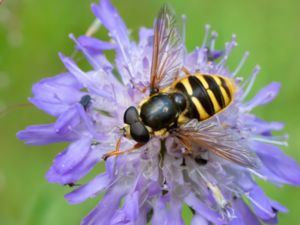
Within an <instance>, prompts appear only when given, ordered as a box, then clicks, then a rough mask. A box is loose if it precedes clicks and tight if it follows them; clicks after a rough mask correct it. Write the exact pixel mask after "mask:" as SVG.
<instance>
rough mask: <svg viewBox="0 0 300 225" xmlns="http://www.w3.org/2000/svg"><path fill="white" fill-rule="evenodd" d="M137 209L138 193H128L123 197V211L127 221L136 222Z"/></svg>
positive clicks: (138, 204)
mask: <svg viewBox="0 0 300 225" xmlns="http://www.w3.org/2000/svg"><path fill="white" fill-rule="evenodd" d="M139 208H140V203H139V192H138V191H135V192H133V193H129V194H128V195H127V196H126V197H125V201H124V211H125V214H126V217H127V218H128V219H129V221H136V220H137V218H138V216H139Z"/></svg>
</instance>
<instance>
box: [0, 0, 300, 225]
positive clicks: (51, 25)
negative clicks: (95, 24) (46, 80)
mask: <svg viewBox="0 0 300 225" xmlns="http://www.w3.org/2000/svg"><path fill="white" fill-rule="evenodd" d="M163 2H165V1H162V0H152V1H150V0H123V1H117V0H115V1H114V0H113V3H114V4H115V6H116V7H117V8H118V10H119V11H120V13H121V15H122V16H123V18H124V20H125V21H126V23H127V25H128V27H129V28H130V29H131V31H132V35H133V37H137V32H138V28H139V27H140V26H147V27H150V26H151V25H152V23H153V19H154V17H155V15H156V13H157V11H158V9H159V7H160V6H161V4H162V3H163ZM168 2H169V3H170V5H172V7H173V8H174V9H175V11H176V12H177V15H178V19H180V15H181V14H186V15H187V36H186V41H187V46H188V49H190V50H191V49H192V48H193V47H194V46H196V45H198V46H199V45H200V44H201V41H202V37H203V31H204V29H203V27H204V25H205V24H206V23H209V24H211V25H212V27H213V29H214V30H216V31H218V33H219V38H218V42H217V46H218V48H220V49H221V48H222V47H223V46H224V43H225V42H226V41H228V40H229V39H230V37H231V34H232V32H234V33H236V34H237V36H238V42H239V46H238V48H237V49H236V50H234V53H233V54H232V56H231V58H230V67H231V68H234V67H235V66H236V65H237V63H238V61H239V59H240V58H241V56H242V54H243V52H244V51H245V50H250V52H251V55H250V58H249V60H248V61H247V65H246V66H245V68H244V69H243V70H242V74H244V75H245V76H247V75H248V74H250V72H251V70H252V68H253V67H254V66H255V65H256V63H259V64H260V65H261V66H262V72H261V73H260V75H259V77H258V79H257V82H256V84H255V87H254V91H253V92H252V93H255V91H257V90H259V88H261V87H263V86H264V85H266V84H267V83H269V82H271V81H274V80H276V81H280V82H281V83H282V91H281V94H280V95H279V97H278V98H277V99H276V100H275V101H274V102H272V103H271V104H269V105H268V106H266V107H261V108H259V109H257V110H256V112H257V113H258V114H259V115H260V116H261V117H263V118H264V119H266V120H269V121H273V120H282V121H284V122H285V123H286V129H285V131H286V132H288V133H289V135H290V146H289V147H288V148H286V149H284V150H285V151H286V152H287V154H289V155H291V156H293V157H294V158H296V159H297V160H298V161H299V162H300V138H299V137H300V126H299V118H298V116H299V115H300V101H299V100H300V99H299V98H300V88H299V86H298V85H299V83H298V82H300V75H299V72H300V61H299V57H298V53H299V52H300V42H299V36H300V26H299V21H300V14H299V11H300V3H299V1H297V0H287V1H279V0H272V1H271V0H264V1H261V0H252V1H239V0H227V1H223V0H214V1H208V0H206V1H204V0H189V1H183V0H181V1H180V0H169V1H168ZM90 3H92V1H91V0H88V1H76V2H75V1H72V0H64V1H59V0H51V1H38V0H23V1H17V0H6V1H5V0H4V2H3V3H2V5H0V109H1V110H4V109H6V108H7V107H8V108H9V110H8V111H6V112H5V113H2V114H1V118H0V133H1V136H0V138H1V139H0V146H1V147H0V151H1V156H0V224H1V225H41V224H43V225H52V224H56V225H62V224H64V225H69V224H70V225H71V224H72V225H73V224H79V221H80V220H81V218H83V217H84V215H86V214H87V213H88V212H89V211H90V210H91V209H92V208H93V207H94V206H95V205H96V204H97V202H98V200H99V197H98V198H96V199H93V200H89V201H87V202H85V203H83V204H80V205H74V206H73V205H68V203H66V201H65V200H64V198H63V195H64V194H65V193H67V192H68V191H70V188H69V187H62V186H58V185H52V184H48V183H47V181H46V180H45V179H44V174H45V173H46V171H47V169H48V168H49V166H50V165H51V162H52V159H53V157H54V156H55V155H56V154H57V153H58V152H60V151H61V150H62V149H63V148H64V146H65V145H52V146H38V147H36V146H35V147H33V146H26V145H24V144H23V143H22V142H20V141H18V140H17V139H16V137H15V133H16V132H17V131H18V130H20V129H24V128H25V126H27V125H30V124H39V123H48V122H51V121H53V118H51V117H50V116H46V115H44V113H43V112H41V111H39V110H37V109H35V108H34V107H31V106H29V107H26V106H24V107H22V106H17V107H16V104H20V103H25V102H26V99H27V97H29V96H30V95H31V85H32V84H33V83H34V82H37V81H38V80H40V79H41V78H43V77H47V76H52V75H55V74H57V73H60V72H62V71H64V68H63V65H62V63H61V62H60V60H59V59H58V56H57V52H58V51H62V52H64V53H65V54H68V55H70V54H71V53H72V52H73V48H74V44H73V43H72V41H71V40H70V39H69V38H68V34H69V33H71V32H72V33H74V34H75V35H76V36H78V35H80V34H83V33H84V32H85V31H86V29H87V27H88V26H89V25H90V24H91V22H92V21H93V19H94V17H93V15H92V13H91V12H90V9H89V7H90ZM98 36H100V37H102V36H103V37H104V36H105V30H104V29H102V30H101V31H100V33H99V35H98ZM3 114H4V115H3ZM100 170H101V167H97V168H95V169H94V171H93V173H92V174H91V175H89V177H93V176H94V175H95V174H97V173H98V172H99V171H100ZM263 185H264V189H265V190H266V192H267V193H268V194H269V195H270V196H271V197H272V198H274V199H276V200H278V201H280V202H282V204H284V205H286V206H287V207H288V208H289V209H290V212H289V213H288V214H283V215H280V224H282V225H284V224H285V225H291V224H293V225H294V224H299V219H300V215H299V213H298V211H299V209H300V205H299V204H298V199H299V197H300V189H299V188H295V187H288V186H285V187H282V188H277V187H274V186H272V185H270V184H266V183H263Z"/></svg>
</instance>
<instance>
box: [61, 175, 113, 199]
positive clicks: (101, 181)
mask: <svg viewBox="0 0 300 225" xmlns="http://www.w3.org/2000/svg"><path fill="white" fill-rule="evenodd" d="M110 183H111V178H110V177H109V176H108V175H107V174H106V173H102V174H100V175H98V176H97V177H95V178H94V179H93V180H91V181H90V182H88V183H87V184H85V185H83V186H81V187H80V188H77V189H76V190H74V191H72V192H70V193H68V194H66V195H65V198H66V199H67V200H68V202H69V203H71V204H78V203H81V202H83V201H85V200H86V199H88V198H94V197H96V196H97V195H98V194H100V193H101V192H102V191H103V190H104V189H105V188H107V187H109V184H110Z"/></svg>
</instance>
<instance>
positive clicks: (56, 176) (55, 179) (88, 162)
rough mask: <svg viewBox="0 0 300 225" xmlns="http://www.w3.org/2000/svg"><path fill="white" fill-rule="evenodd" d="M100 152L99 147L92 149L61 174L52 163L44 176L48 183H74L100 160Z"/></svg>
mask: <svg viewBox="0 0 300 225" xmlns="http://www.w3.org/2000/svg"><path fill="white" fill-rule="evenodd" d="M101 155H102V152H101V150H100V149H96V148H94V149H92V150H91V151H90V152H89V153H88V154H87V156H86V157H85V158H84V159H83V160H82V161H81V163H80V164H79V165H77V166H75V167H74V168H72V169H71V170H70V171H68V172H67V173H64V174H61V173H58V172H57V170H56V169H55V166H54V165H53V166H52V167H51V168H50V169H49V171H48V173H47V175H46V178H47V180H48V181H49V182H50V183H59V184H70V183H76V182H77V181H78V180H80V179H81V178H82V177H83V176H85V175H86V174H87V173H88V172H90V170H91V169H92V168H93V167H94V166H95V165H96V164H97V162H99V161H100V160H101Z"/></svg>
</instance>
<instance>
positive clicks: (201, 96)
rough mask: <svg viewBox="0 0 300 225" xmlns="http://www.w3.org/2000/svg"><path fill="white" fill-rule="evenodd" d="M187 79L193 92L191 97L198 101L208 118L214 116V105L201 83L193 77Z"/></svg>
mask: <svg viewBox="0 0 300 225" xmlns="http://www.w3.org/2000/svg"><path fill="white" fill-rule="evenodd" d="M188 79H189V83H190V85H191V87H192V90H193V96H195V97H196V98H197V99H198V100H199V101H200V103H201V104H202V106H203V108H204V109H205V111H206V112H207V113H208V114H209V115H210V116H212V115H214V114H215V110H214V105H213V103H212V101H211V99H210V97H209V95H208V93H207V91H206V89H205V87H204V86H203V84H202V83H201V81H200V80H199V79H197V77H195V76H189V78H188Z"/></svg>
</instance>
